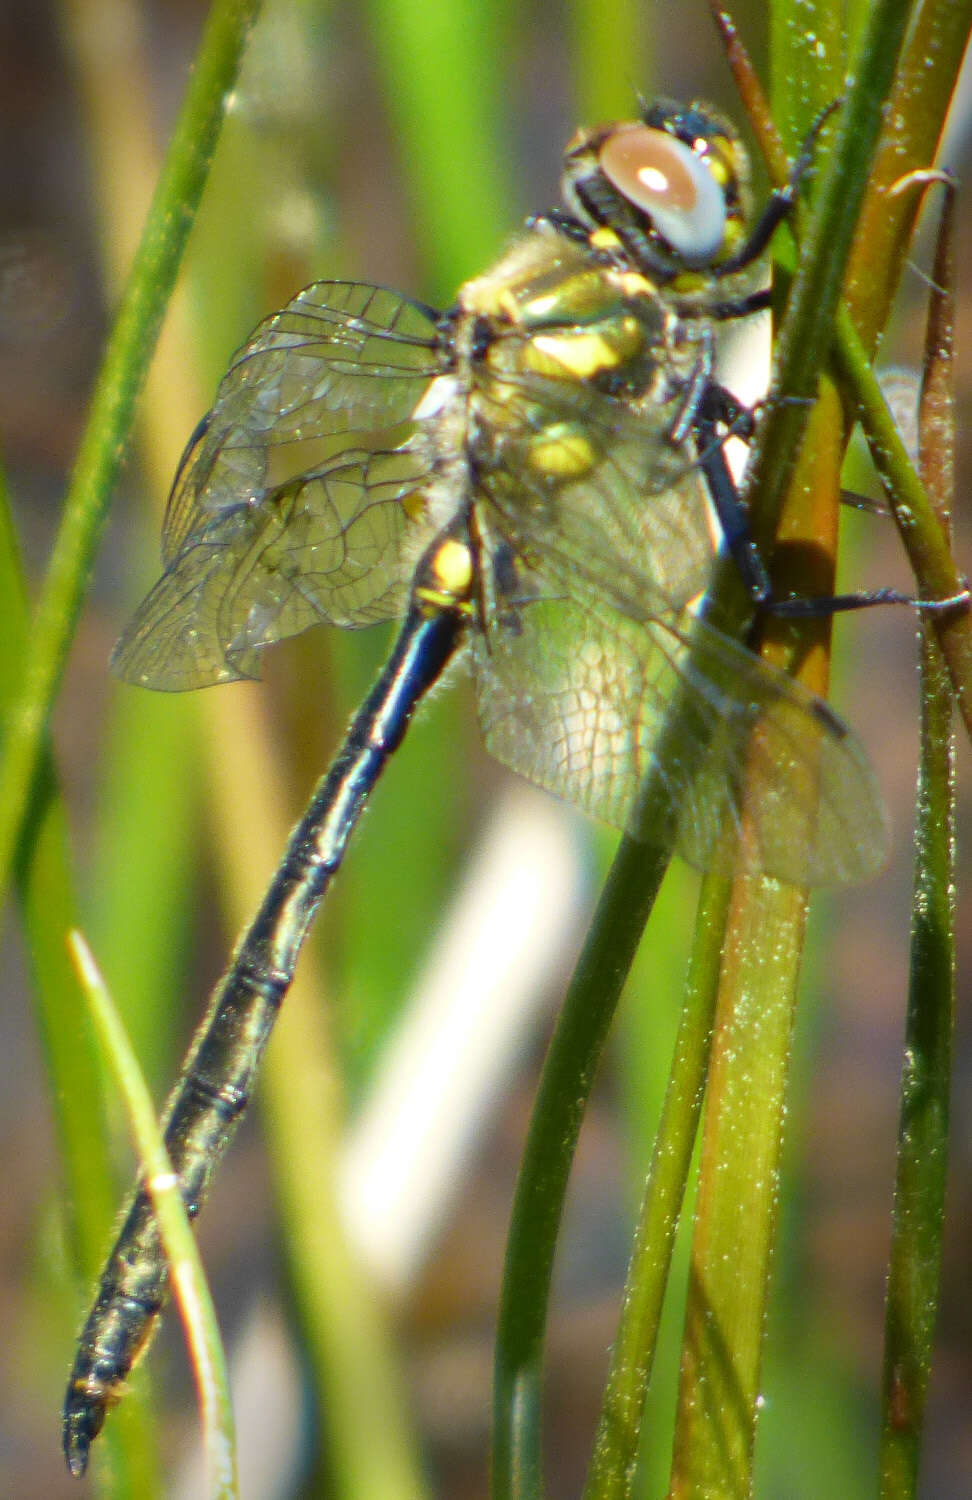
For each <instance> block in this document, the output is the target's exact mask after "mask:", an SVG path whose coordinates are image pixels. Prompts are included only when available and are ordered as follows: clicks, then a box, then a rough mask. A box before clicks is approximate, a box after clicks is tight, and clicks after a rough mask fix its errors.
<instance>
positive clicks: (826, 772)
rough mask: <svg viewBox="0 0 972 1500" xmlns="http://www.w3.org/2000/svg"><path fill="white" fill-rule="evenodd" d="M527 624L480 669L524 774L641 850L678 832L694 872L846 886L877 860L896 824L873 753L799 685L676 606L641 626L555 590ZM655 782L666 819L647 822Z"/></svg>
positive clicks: (508, 759) (527, 612)
mask: <svg viewBox="0 0 972 1500" xmlns="http://www.w3.org/2000/svg"><path fill="white" fill-rule="evenodd" d="M518 621H519V628H518V629H517V630H516V631H509V630H506V631H503V632H495V633H491V635H490V638H489V640H488V642H485V643H482V644H481V646H480V649H479V651H478V654H477V661H476V668H477V679H478V689H479V708H480V717H481V720H482V726H483V733H484V736H485V739H486V743H487V745H488V746H489V748H490V750H491V751H492V753H493V754H494V755H496V756H497V757H498V758H499V759H500V760H502V761H504V762H505V763H506V764H507V765H509V766H511V767H512V768H513V769H514V770H516V771H519V772H520V773H521V774H522V775H524V776H527V777H528V778H529V779H530V780H531V781H535V782H537V783H538V784H539V785H541V786H544V787H546V788H547V789H548V790H550V791H552V792H555V793H557V794H558V795H560V796H562V797H565V798H566V799H567V800H568V801H570V802H573V803H575V804H576V805H578V806H580V807H583V808H585V809H586V810H587V811H588V812H590V813H592V814H593V815H594V816H595V817H598V818H601V819H603V820H604V821H605V822H608V823H611V824H613V825H614V826H615V827H617V828H627V829H630V830H631V831H637V833H638V836H640V837H643V838H644V839H645V840H646V841H649V842H654V841H656V840H657V841H658V842H667V841H668V840H670V839H674V842H675V845H676V847H677V848H678V849H679V851H680V853H681V854H682V855H683V856H684V857H685V858H686V859H687V860H688V861H689V862H690V863H691V864H693V865H695V866H696V867H697V868H699V869H712V868H718V867H720V866H721V865H722V864H724V866H725V868H726V870H727V872H728V870H729V869H730V868H732V867H733V866H734V864H735V863H736V861H737V860H739V859H741V861H742V863H743V865H744V866H745V867H747V868H749V869H750V870H753V871H755V870H761V871H763V872H764V873H766V874H769V875H775V876H777V877H778V878H780V879H782V880H788V881H792V882H794V883H797V884H804V883H806V884H811V885H839V884H850V883H853V882H855V881H859V880H862V879H864V878H865V877H866V876H868V875H870V874H873V873H874V871H875V870H876V869H877V868H878V867H879V866H880V864H881V863H882V861H883V859H884V857H885V854H886V852H887V829H886V824H885V817H884V811H883V806H882V802H881V798H880V794H879V792H878V790H877V787H876V785H875V782H874V778H873V773H872V772H871V769H870V767H869V765H868V762H867V759H866V757H865V756H864V754H863V752H862V751H861V749H860V747H859V746H858V744H857V742H856V740H855V739H854V738H853V736H852V735H850V733H849V732H848V731H847V730H846V729H845V727H844V725H843V724H842V723H841V721H840V720H839V719H838V718H837V717H836V716H835V715H834V714H832V713H831V712H830V710H829V709H828V708H827V707H826V705H825V704H823V703H822V702H821V701H820V700H819V699H817V698H816V697H814V695H813V694H812V693H809V692H807V691H806V690H805V689H804V688H802V687H801V686H800V685H799V684H798V683H796V682H794V681H793V680H792V679H791V678H789V677H787V676H786V675H785V674H783V673H781V672H777V671H775V670H774V669H772V668H770V667H769V666H767V665H766V664H765V663H764V662H762V661H761V660H760V659H759V658H758V657H756V656H754V655H753V654H752V653H751V652H749V651H747V650H745V648H744V647H742V646H740V645H737V644H736V643H735V642H734V641H731V640H730V639H728V638H727V637H725V636H723V635H721V634H720V633H719V632H717V631H715V630H712V629H710V628H709V627H707V626H706V625H704V624H703V623H702V622H699V621H695V620H691V619H689V618H687V617H686V616H684V615H682V616H679V615H677V614H676V613H675V612H671V613H670V614H669V615H668V617H667V618H665V619H661V618H651V617H645V618H643V619H640V620H638V619H636V618H632V617H631V616H630V615H628V614H624V613H622V612H620V611H618V612H614V611H607V610H604V609H602V608H599V607H598V604H597V602H596V601H595V600H594V599H593V598H592V599H589V600H587V601H584V602H580V601H576V600H568V599H566V598H556V597H551V598H547V599H537V600H535V601H533V602H531V603H528V604H525V605H524V606H523V607H522V608H521V609H520V611H519V616H518ZM673 716H675V717H674V719H673ZM673 724H674V725H675V727H674V728H673ZM649 775H652V776H654V777H655V778H657V781H658V783H659V784H660V787H661V791H662V798H661V802H662V807H663V814H662V822H661V825H660V826H658V827H655V828H648V829H644V828H639V827H638V826H637V825H638V809H639V793H640V790H641V788H642V785H643V783H644V780H645V778H646V777H647V776H649ZM744 801H745V807H746V810H747V814H748V819H749V822H748V824H747V827H748V828H749V830H750V836H749V838H748V839H747V840H746V841H744V842H743V844H742V845H741V846H740V850H735V849H732V850H726V846H725V844H724V841H723V839H722V833H723V828H724V825H726V824H727V823H728V824H729V825H730V826H736V827H737V828H738V827H740V826H741V824H742V820H743V805H744ZM724 851H725V852H724Z"/></svg>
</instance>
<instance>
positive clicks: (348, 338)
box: [162, 281, 443, 565]
mask: <svg viewBox="0 0 972 1500" xmlns="http://www.w3.org/2000/svg"><path fill="white" fill-rule="evenodd" d="M440 345H441V341H440V339H439V336H438V333H437V330H436V324H435V314H434V313H433V312H432V310H431V309H429V308H425V307H422V306H421V305H420V304H419V303H416V302H411V301H409V300H408V299H407V298H405V297H400V296H398V295H397V293H395V292H391V291H388V290H387V289H386V288H384V287H376V286H370V285H365V284H362V283H356V282H341V281H319V282H316V283H315V284H314V285H313V286H309V287H305V289H304V290H303V291H302V292H300V293H299V294H298V295H297V296H296V297H294V298H293V299H292V301H290V302H288V304H287V306H286V307H284V308H283V309H282V310H281V311H280V312H278V313H275V314H274V315H273V316H272V317H270V318H267V319H266V320H265V321H264V322H263V323H261V324H260V326H259V328H258V329H257V330H256V332H255V333H254V335H253V337H252V338H251V339H250V340H249V341H248V342H247V343H246V344H245V345H244V346H243V348H242V349H240V350H239V352H238V353H237V354H236V356H235V357H234V359H233V362H232V364H231V365H230V368H229V370H228V371H227V373H226V375H225V376H224V377H223V379H222V381H221V382H220V385H219V389H218V390H217V392H216V400H215V402H214V404H213V408H212V411H211V412H210V413H209V416H208V417H207V418H206V420H205V422H204V423H203V424H202V425H201V426H200V428H199V429H198V430H197V432H196V434H195V436H194V438H193V441H192V442H191V443H190V445H189V448H188V449H187V451H186V454H185V455H184V457H183V460H182V463H181V465H180V468H179V473H178V474H177V476H176V481H175V484H174V486H173V489H172V495H171V497H170V499H169V505H168V509H167V512H166V517H165V524H164V527H163V535H162V559H163V562H164V563H165V564H166V565H168V564H169V563H170V562H172V561H173V559H174V558H175V556H176V554H177V553H178V551H179V549H180V548H181V547H182V545H183V544H184V542H185V541H186V540H187V539H188V538H189V537H190V536H192V535H194V534H195V533H196V532H198V531H199V530H200V529H201V528H203V527H205V526H206V524H207V523H208V522H209V521H210V520H211V519H212V517H213V515H214V514H215V513H216V512H217V511H220V510H222V509H224V508H225V507H227V506H234V505H237V504H239V502H240V500H241V499H244V498H249V499H250V500H254V499H255V500H257V501H259V499H260V497H261V496H262V495H263V494H264V493H265V492H266V491H268V490H273V489H275V488H277V487H278V486H279V485H281V484H283V483H285V482H286V481H287V480H292V479H296V478H297V477H299V476H300V475H301V474H304V473H308V472H310V471H311V470H314V469H316V468H319V467H320V466H321V465H322V464H323V463H325V462H326V461H328V460H332V459H334V458H336V457H337V456H338V455H339V454H340V453H341V452H342V451H343V450H344V449H347V448H351V447H362V446H366V445H367V446H372V445H373V446H374V447H376V448H381V447H385V448H387V447H390V446H392V441H393V440H394V441H397V440H398V438H399V437H400V436H406V435H407V433H401V434H396V435H395V437H394V439H392V434H393V430H394V429H396V428H399V427H401V426H402V424H405V423H407V421H408V419H409V417H410V416H411V413H412V411H413V409H414V407H415V404H416V402H417V401H418V399H419V397H420V396H421V394H422V391H423V390H424V389H425V386H426V385H427V383H428V381H429V379H430V378H431V377H432V376H433V375H436V374H438V373H439V372H440V371H441V369H442V367H443V355H442V353H441V351H440ZM370 434H374V435H375V437H374V441H373V444H372V443H370V442H369V443H368V444H365V443H364V442H363V441H362V439H363V438H364V437H365V436H366V435H370Z"/></svg>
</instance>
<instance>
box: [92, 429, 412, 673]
mask: <svg viewBox="0 0 972 1500" xmlns="http://www.w3.org/2000/svg"><path fill="white" fill-rule="evenodd" d="M424 470H425V465H424V461H422V460H420V459H419V457H418V455H417V454H416V453H414V452H413V451H411V450H409V449H397V450H393V451H392V452H390V453H361V452H358V453H354V452H346V453H345V454H343V455H342V457H341V459H340V460H339V461H336V462H334V463H332V464H330V465H326V466H325V467H323V468H322V469H321V470H319V471H318V472H316V473H311V474H307V475H304V476H303V477H302V478H301V479H300V480H297V481H294V482H292V483H289V484H286V485H283V486H281V487H280V488H279V489H278V490H276V491H274V492H272V493H270V494H267V495H264V496H263V497H262V498H261V501H260V503H259V504H248V503H246V502H242V503H241V502H237V504H236V505H234V506H226V507H224V508H223V509H222V510H220V511H219V512H217V514H216V515H214V516H213V517H212V518H211V519H210V521H209V524H208V525H207V526H205V527H203V528H201V529H199V530H197V531H195V532H194V533H193V534H192V535H191V536H190V537H189V538H188V539H187V540H186V541H185V542H184V544H183V546H182V548H181V549H180V551H179V552H178V553H177V555H176V557H175V558H174V560H173V561H172V562H171V563H170V565H169V567H168V568H167V569H166V571H165V572H164V573H163V575H162V577H161V578H160V579H159V581H158V583H157V584H156V585H155V587H154V588H153V589H152V591H151V592H150V593H149V595H148V596H147V598H146V599H145V600H144V601H143V603H142V605H141V606H140V608H139V609H138V610H137V612H136V614H135V615H134V617H133V619H132V620H131V621H130V623H129V625H128V627H127V629H126V630H125V633H124V634H123V636H122V637H121V640H120V641H119V642H118V645H117V646H116V647H115V651H114V653H113V655H112V668H113V670H114V671H115V672H116V673H117V674H118V675H119V676H120V677H123V678H125V679H126V680H127V681H129V682H136V683H139V684H141V685H142V686H145V687H152V688H157V689H163V690H170V691H178V690H182V689H185V688H194V687H204V686H207V685H208V684H210V683H216V682H231V681H234V680H235V679H238V678H241V677H258V676H259V652H260V650H261V648H262V647H264V646H266V645H269V644H270V642H272V641H278V640H283V639H285V638H286V637H288V636H291V635H297V634H299V632H300V631H302V630H306V629H307V628H308V627H309V626H311V625H315V624H318V623H320V622H321V621H328V622H330V623H332V624H337V625H345V626H349V625H367V624H371V623H373V622H374V621H377V620H385V619H388V618H390V617H391V616H393V615H395V614H397V613H398V612H399V611H400V610H401V608H402V605H403V603H404V600H405V597H406V594H407V587H408V573H409V567H408V563H407V554H408V553H409V549H408V548H407V547H405V546H404V544H403V539H404V536H405V534H406V532H407V531H409V530H416V529H417V527H418V526H419V525H420V524H421V522H420V520H419V521H414V520H411V519H410V517H409V508H408V506H407V504H406V503H405V502H407V501H408V499H409V497H410V496H411V495H413V494H414V492H415V490H416V488H417V487H418V486H419V485H420V484H421V482H422V481H423V479H425V478H426V474H425V472H424ZM416 514H417V513H416ZM403 554H405V555H403Z"/></svg>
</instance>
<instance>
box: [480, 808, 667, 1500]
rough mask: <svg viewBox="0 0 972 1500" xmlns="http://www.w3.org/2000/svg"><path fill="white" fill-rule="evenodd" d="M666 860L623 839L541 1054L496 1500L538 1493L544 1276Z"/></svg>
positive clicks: (505, 1352) (508, 1336) (503, 1351)
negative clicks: (594, 1089)
mask: <svg viewBox="0 0 972 1500" xmlns="http://www.w3.org/2000/svg"><path fill="white" fill-rule="evenodd" d="M667 862H668V856H667V854H666V853H665V852H664V851H661V850H657V849H648V848H646V847H645V846H644V845H643V844H640V843H638V842H636V841H635V840H634V839H632V838H630V837H626V838H624V839H622V841H621V844H620V846H619V848H618V852H617V854H616V856H615V860H614V864H613V865H612V867H611V873H610V875H609V876H608V879H607V882H606V884H605V887H604V890H603V892H602V894H601V899H600V901H599V903H598V908H597V912H596V913H595V916H594V921H593V923H592V924H591V929H590V932H589V934H588V938H587V942H586V943H585V945H584V951H583V953H582V954H581V957H580V960H579V962H578V965H577V968H576V969H575V971H574V977H573V980H572V981H571V985H570V988H569V990H568V992H567V996H566V998H565V1000H564V1004H563V1008H562V1010H561V1013H560V1017H559V1019H558V1022H557V1027H556V1030H555V1032H554V1036H553V1040H552V1041H551V1043H550V1048H549V1051H548V1053H547V1059H546V1062H545V1064H544V1069H543V1076H542V1078H541V1080H540V1088H539V1092H538V1095H537V1102H536V1105H535V1108H534V1113H533V1119H532V1121H531V1126H530V1134H529V1137H528V1140H527V1144H526V1150H525V1151H524V1155H523V1161H522V1164H521V1167H520V1177H519V1181H518V1183H517V1189H516V1197H515V1199H514V1203H513V1217H512V1222H511V1224H510V1237H509V1241H508V1243H507V1249H506V1265H505V1268H504V1274H503V1291H502V1296H501V1301H500V1311H499V1326H498V1328H497V1334H496V1367H495V1379H494V1392H493V1400H494V1448H493V1495H494V1497H495V1500H538V1497H539V1496H540V1495H541V1494H542V1492H543V1481H542V1473H541V1454H540V1386H541V1379H542V1374H543V1346H544V1333H545V1329H546V1322H547V1310H548V1304H549V1296H550V1278H551V1275H552V1271H553V1260H554V1253H555V1250H556V1246H557V1236H558V1233H559V1229H560V1217H561V1210H562V1208H563V1200H564V1194H565V1192H566V1188H567V1178H568V1175H569V1173H570V1166H571V1162H572V1160H573V1155H574V1148H575V1146H576V1143H577V1135H578V1132H579V1130H580V1125H581V1120H582V1118H583V1114H584V1110H585V1107H586V1105H587V1099H588V1096H589V1094H590V1090H591V1085H592V1083H593V1081H594V1075H595V1073H596V1071H597V1065H598V1062H599V1061H600V1057H601V1053H602V1051H603V1048H604V1042H605V1040H606V1038H607V1033H608V1029H609V1027H610V1024H611V1020H612V1018H613V1016H614V1011H615V1008H616V1006H617V1002H618V998H619V996H620V993H621V988H622V986H623V984H624V981H625V978H626V976H627V973H628V969H629V968H630V966H631V962H632V959H633V958H634V954H635V951H636V949H637V947H638V942H639V940H640V938H641V933H642V930H643V928H644V925H645V922H646V921H647V918H648V913H649V911H650V910H651V906H652V903H653V901H654V899H655V895H656V893H657V890H658V886H659V884H660V883H661V878H662V876H663V874H664V872H665V866H666V864H667Z"/></svg>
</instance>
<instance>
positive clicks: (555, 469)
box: [529, 422, 597, 479]
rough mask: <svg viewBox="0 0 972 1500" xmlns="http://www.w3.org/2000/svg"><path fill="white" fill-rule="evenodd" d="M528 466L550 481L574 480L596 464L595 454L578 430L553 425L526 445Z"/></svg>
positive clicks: (592, 446)
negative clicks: (527, 447) (528, 446)
mask: <svg viewBox="0 0 972 1500" xmlns="http://www.w3.org/2000/svg"><path fill="white" fill-rule="evenodd" d="M529 461H530V466H531V468H533V469H536V470H537V472H538V473H539V474H544V475H547V476H548V477H549V478H551V479H578V478H580V476H581V475H582V474H586V473H588V471H589V470H590V469H592V468H593V467H594V464H595V463H596V461H597V450H596V449H595V447H594V445H593V443H592V442H591V441H590V439H589V438H588V437H587V436H586V435H585V434H584V433H583V432H582V431H581V430H580V428H578V427H572V426H571V425H570V424H569V423H567V422H561V423H555V424H553V425H551V426H550V427H547V428H545V429H544V431H542V432H539V433H537V436H536V437H535V438H533V440H532V441H531V443H530V450H529Z"/></svg>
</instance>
